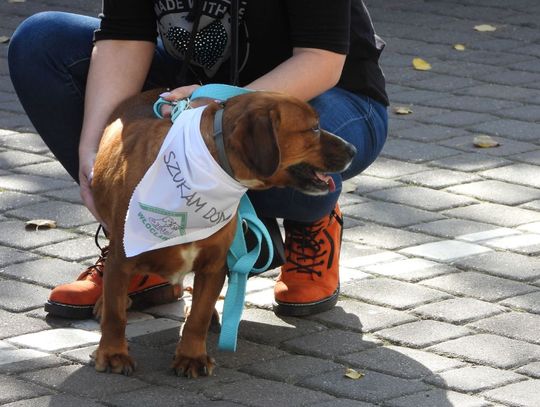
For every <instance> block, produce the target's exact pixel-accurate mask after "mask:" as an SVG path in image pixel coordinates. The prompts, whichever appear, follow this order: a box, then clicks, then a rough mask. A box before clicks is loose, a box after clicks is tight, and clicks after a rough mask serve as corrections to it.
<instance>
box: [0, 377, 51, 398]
mask: <svg viewBox="0 0 540 407" xmlns="http://www.w3.org/2000/svg"><path fill="white" fill-rule="evenodd" d="M45 394H51V391H50V390H48V389H46V388H44V387H41V386H37V385H35V384H32V383H27V382H25V381H23V380H19V379H17V378H15V377H10V376H4V375H0V403H7V402H10V401H17V400H20V399H24V398H30V397H39V396H43V395H45Z"/></svg>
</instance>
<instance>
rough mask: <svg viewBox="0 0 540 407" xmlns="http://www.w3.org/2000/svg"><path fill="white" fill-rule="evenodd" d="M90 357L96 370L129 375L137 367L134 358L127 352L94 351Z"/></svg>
mask: <svg viewBox="0 0 540 407" xmlns="http://www.w3.org/2000/svg"><path fill="white" fill-rule="evenodd" d="M91 358H92V359H93V363H94V367H95V368H96V370H97V371H98V372H107V373H109V372H110V373H121V374H123V375H125V376H131V375H132V374H133V372H134V371H135V368H136V367H137V363H136V362H135V360H134V359H133V358H132V357H131V356H129V355H128V354H127V353H122V352H118V353H107V352H100V351H99V349H98V350H97V351H95V352H94V353H93V354H92V356H91Z"/></svg>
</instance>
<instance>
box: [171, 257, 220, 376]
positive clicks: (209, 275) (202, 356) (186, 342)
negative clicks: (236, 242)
mask: <svg viewBox="0 0 540 407" xmlns="http://www.w3.org/2000/svg"><path fill="white" fill-rule="evenodd" d="M225 275H226V269H225V268H224V267H217V269H214V270H208V269H207V270H205V271H199V272H195V281H194V285H193V303H192V306H191V311H190V313H189V316H188V317H187V320H186V323H185V324H184V329H183V331H182V338H181V339H180V342H179V343H178V345H177V347H176V352H175V357H174V362H173V366H172V367H173V369H174V371H175V373H176V375H178V376H182V375H183V376H187V377H198V376H210V375H211V374H212V371H213V370H214V367H215V362H214V359H212V358H211V357H209V356H208V355H207V353H206V338H207V334H208V328H209V326H210V321H211V320H212V315H213V313H214V308H215V306H216V302H217V299H218V297H219V293H220V292H221V289H222V288H223V283H224V282H225Z"/></svg>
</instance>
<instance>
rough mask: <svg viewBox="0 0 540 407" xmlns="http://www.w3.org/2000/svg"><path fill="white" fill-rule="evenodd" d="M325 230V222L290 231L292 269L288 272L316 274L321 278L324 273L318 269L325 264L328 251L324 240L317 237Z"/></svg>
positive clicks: (298, 227)
mask: <svg viewBox="0 0 540 407" xmlns="http://www.w3.org/2000/svg"><path fill="white" fill-rule="evenodd" d="M323 228H324V221H321V222H317V223H313V224H311V225H306V226H300V225H298V226H296V225H295V227H294V228H292V230H291V231H290V235H289V239H290V242H291V243H290V244H289V245H288V246H289V247H288V249H289V255H288V256H287V261H288V263H289V264H290V265H291V266H292V267H288V268H287V271H293V272H297V273H307V274H316V275H317V276H319V277H320V276H321V275H322V272H321V271H319V270H317V269H316V267H319V266H322V265H323V264H324V263H325V260H324V257H325V255H326V253H327V252H328V250H327V249H326V247H324V240H323V239H321V238H319V239H317V237H318V236H319V233H320V232H321V231H322V230H323Z"/></svg>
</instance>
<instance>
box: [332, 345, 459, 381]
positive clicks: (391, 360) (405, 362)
mask: <svg viewBox="0 0 540 407" xmlns="http://www.w3.org/2000/svg"><path fill="white" fill-rule="evenodd" d="M338 360H339V361H341V362H342V363H344V364H346V365H347V366H352V367H355V368H361V369H368V370H374V371H377V372H380V373H385V374H388V375H392V376H398V377H402V378H404V379H419V378H422V377H426V376H431V375H433V373H436V372H440V371H443V370H447V369H453V368H456V367H460V366H464V363H463V362H461V361H459V360H457V359H450V358H446V357H444V356H439V355H436V354H434V353H431V352H424V351H421V350H417V349H410V348H405V347H401V346H383V347H377V348H373V349H368V350H365V351H362V352H357V353H353V354H350V355H346V356H342V357H340V358H338Z"/></svg>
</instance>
